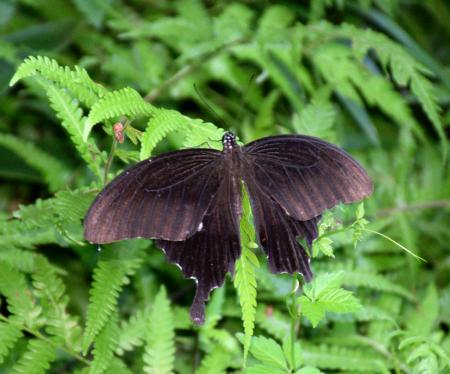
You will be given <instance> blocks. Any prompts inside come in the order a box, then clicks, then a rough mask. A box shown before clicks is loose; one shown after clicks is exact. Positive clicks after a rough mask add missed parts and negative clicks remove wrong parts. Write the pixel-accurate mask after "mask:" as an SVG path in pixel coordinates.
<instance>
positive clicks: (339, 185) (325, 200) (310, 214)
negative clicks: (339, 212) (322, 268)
mask: <svg viewBox="0 0 450 374" xmlns="http://www.w3.org/2000/svg"><path fill="white" fill-rule="evenodd" d="M243 153H244V158H245V160H246V164H247V165H249V166H248V167H251V168H252V169H253V173H254V174H253V175H254V183H256V184H258V186H259V187H260V188H261V189H262V190H263V191H264V192H265V193H266V194H267V195H268V196H270V197H272V198H273V199H274V200H275V201H276V202H277V203H278V204H279V205H280V206H281V207H282V208H283V210H285V211H286V212H287V213H288V214H289V215H291V216H292V217H294V218H296V219H297V220H301V221H308V220H310V219H312V218H314V217H317V216H318V215H319V214H321V213H322V212H323V211H324V210H326V209H329V208H332V207H334V206H335V205H337V204H339V203H341V202H342V203H350V202H354V201H358V200H361V199H363V198H364V197H366V196H368V195H370V194H371V192H372V182H371V180H370V178H369V177H368V175H367V174H366V172H365V171H364V169H363V168H362V167H361V166H360V165H359V164H358V162H357V161H355V160H354V159H353V158H352V157H351V156H350V155H348V154H347V153H346V152H345V151H343V150H342V149H340V148H337V147H336V146H334V145H332V144H330V143H327V142H325V141H323V140H321V139H318V138H314V137H310V136H303V135H295V136H283V135H282V136H273V137H268V138H263V139H260V140H256V141H254V142H252V143H249V144H247V145H246V146H244V148H243Z"/></svg>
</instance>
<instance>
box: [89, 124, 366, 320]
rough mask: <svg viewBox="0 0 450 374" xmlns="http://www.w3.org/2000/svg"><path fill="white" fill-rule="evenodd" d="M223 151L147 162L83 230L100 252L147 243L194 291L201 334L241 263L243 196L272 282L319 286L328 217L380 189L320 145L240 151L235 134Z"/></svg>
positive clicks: (300, 142) (103, 199)
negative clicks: (214, 294)
mask: <svg viewBox="0 0 450 374" xmlns="http://www.w3.org/2000/svg"><path fill="white" fill-rule="evenodd" d="M222 144H223V150H222V151H219V150H214V149H204V148H191V149H184V150H178V151H174V152H169V153H165V154H162V155H159V156H156V157H151V158H149V159H147V160H144V161H141V162H139V163H137V164H136V165H134V166H132V167H131V168H129V169H128V170H126V171H124V172H123V173H122V174H120V175H119V176H118V177H116V178H115V179H114V180H113V181H112V182H111V183H109V184H108V185H107V186H106V187H105V188H104V189H103V190H102V191H101V192H100V193H99V195H98V196H97V198H96V199H95V201H94V202H93V204H92V206H91V207H90V209H89V211H88V213H87V215H86V218H85V221H84V227H85V231H84V235H85V238H86V239H87V240H88V241H90V242H92V243H99V244H101V243H110V242H114V241H117V240H122V239H131V238H138V237H142V238H149V239H155V244H156V246H158V247H159V248H161V249H162V250H163V251H164V252H165V254H166V256H167V258H168V260H169V261H170V262H173V263H175V264H177V265H178V266H179V267H180V268H181V270H182V271H183V274H184V276H185V277H186V278H193V279H194V280H195V281H196V284H197V289H196V293H195V297H194V300H193V303H192V306H191V309H190V315H191V319H192V320H193V322H194V323H196V324H202V323H203V322H204V319H205V303H206V301H207V299H208V297H209V294H210V292H211V291H212V290H213V289H214V288H217V287H220V286H221V285H222V284H223V282H224V280H225V276H226V273H227V272H231V273H232V272H233V271H234V265H235V262H236V260H237V259H238V258H239V256H240V253H241V247H240V236H239V227H240V219H241V215H242V205H241V188H242V186H243V185H244V186H245V188H246V190H247V192H248V196H249V199H250V203H251V208H252V213H253V219H254V225H255V230H256V234H257V240H258V241H259V245H260V246H261V247H262V248H263V250H264V251H265V253H266V254H267V256H268V264H269V269H270V270H271V271H272V272H274V273H284V272H286V273H297V272H298V273H301V274H302V275H303V277H304V279H305V280H306V281H309V280H311V278H312V271H311V268H310V260H309V257H308V254H307V252H306V250H305V248H304V247H303V246H302V245H301V244H300V243H299V242H298V239H303V240H304V241H305V242H306V243H307V245H308V246H309V247H311V245H312V242H313V240H314V239H316V238H317V236H318V232H317V225H318V222H319V220H320V218H321V214H322V212H323V211H325V210H326V209H330V208H332V207H334V206H335V205H337V204H339V203H351V202H355V201H359V200H362V199H363V198H365V197H367V196H369V195H370V194H371V193H372V189H373V186H372V181H371V179H370V178H369V176H368V175H367V173H366V172H365V170H364V169H363V168H362V167H361V165H360V164H359V163H358V162H357V161H356V160H354V159H353V158H352V157H351V156H350V155H349V154H348V153H346V152H345V151H343V150H342V149H340V148H338V147H336V146H334V145H332V144H330V143H327V142H325V141H323V140H321V139H319V138H315V137H311V136H305V135H280V136H271V137H266V138H262V139H259V140H256V141H253V142H251V143H249V144H246V145H245V146H243V147H241V146H239V145H238V143H237V141H236V137H235V136H234V135H233V134H232V133H231V132H227V133H225V134H224V136H223V138H222Z"/></svg>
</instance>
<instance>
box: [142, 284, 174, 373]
mask: <svg viewBox="0 0 450 374" xmlns="http://www.w3.org/2000/svg"><path fill="white" fill-rule="evenodd" d="M174 361H175V333H174V322H173V315H172V310H171V308H170V302H169V300H168V298H167V295H166V290H165V289H164V287H162V288H161V289H160V291H159V292H158V294H157V295H156V298H155V301H154V303H153V310H152V312H151V314H150V315H149V319H148V322H147V346H146V348H145V354H144V362H145V366H144V372H146V373H149V374H166V373H167V374H169V373H172V372H173V365H174Z"/></svg>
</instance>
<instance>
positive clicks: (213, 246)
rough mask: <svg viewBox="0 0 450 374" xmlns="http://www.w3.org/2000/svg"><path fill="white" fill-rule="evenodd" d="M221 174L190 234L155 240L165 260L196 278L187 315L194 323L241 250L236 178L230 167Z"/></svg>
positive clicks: (239, 212)
mask: <svg viewBox="0 0 450 374" xmlns="http://www.w3.org/2000/svg"><path fill="white" fill-rule="evenodd" d="M222 176H223V179H222V183H221V185H220V187H219V190H218V192H217V194H216V195H215V197H214V199H213V201H212V203H211V205H210V208H209V209H208V211H207V212H206V214H205V215H204V217H203V220H202V223H201V225H200V229H199V230H198V231H197V232H196V233H195V234H194V235H192V236H191V237H190V238H188V239H186V240H185V241H182V242H174V241H166V240H156V245H157V246H158V247H160V248H162V249H163V250H164V252H165V253H166V256H167V258H168V260H169V261H171V262H173V263H176V264H178V265H179V266H180V267H181V269H182V271H183V274H184V276H185V277H186V278H194V279H195V280H196V283H197V290H196V294H195V298H194V301H193V303H192V306H191V319H192V320H193V321H194V322H195V323H197V324H202V323H203V321H204V319H205V302H206V300H207V299H208V297H209V293H210V292H211V290H212V289H214V288H217V287H220V286H221V285H222V284H223V282H224V280H225V275H226V273H227V271H230V272H233V270H234V263H235V262H236V260H237V258H238V257H239V256H240V252H241V250H240V240H239V222H240V217H241V198H240V181H239V178H237V177H234V176H233V175H232V170H231V169H227V168H225V169H224V174H223V175H222Z"/></svg>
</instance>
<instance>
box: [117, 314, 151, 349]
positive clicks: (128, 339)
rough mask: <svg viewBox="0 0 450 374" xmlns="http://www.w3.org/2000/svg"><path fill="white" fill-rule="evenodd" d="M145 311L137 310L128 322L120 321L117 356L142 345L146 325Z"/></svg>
mask: <svg viewBox="0 0 450 374" xmlns="http://www.w3.org/2000/svg"><path fill="white" fill-rule="evenodd" d="M147 315H148V311H147V310H138V311H136V313H135V314H133V315H132V316H131V317H130V318H129V319H128V320H122V321H121V325H120V332H119V344H118V347H117V350H116V352H117V354H118V355H123V354H124V353H125V351H131V350H132V349H133V348H134V347H139V346H141V345H142V344H143V343H144V339H145V330H146V325H147Z"/></svg>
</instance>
